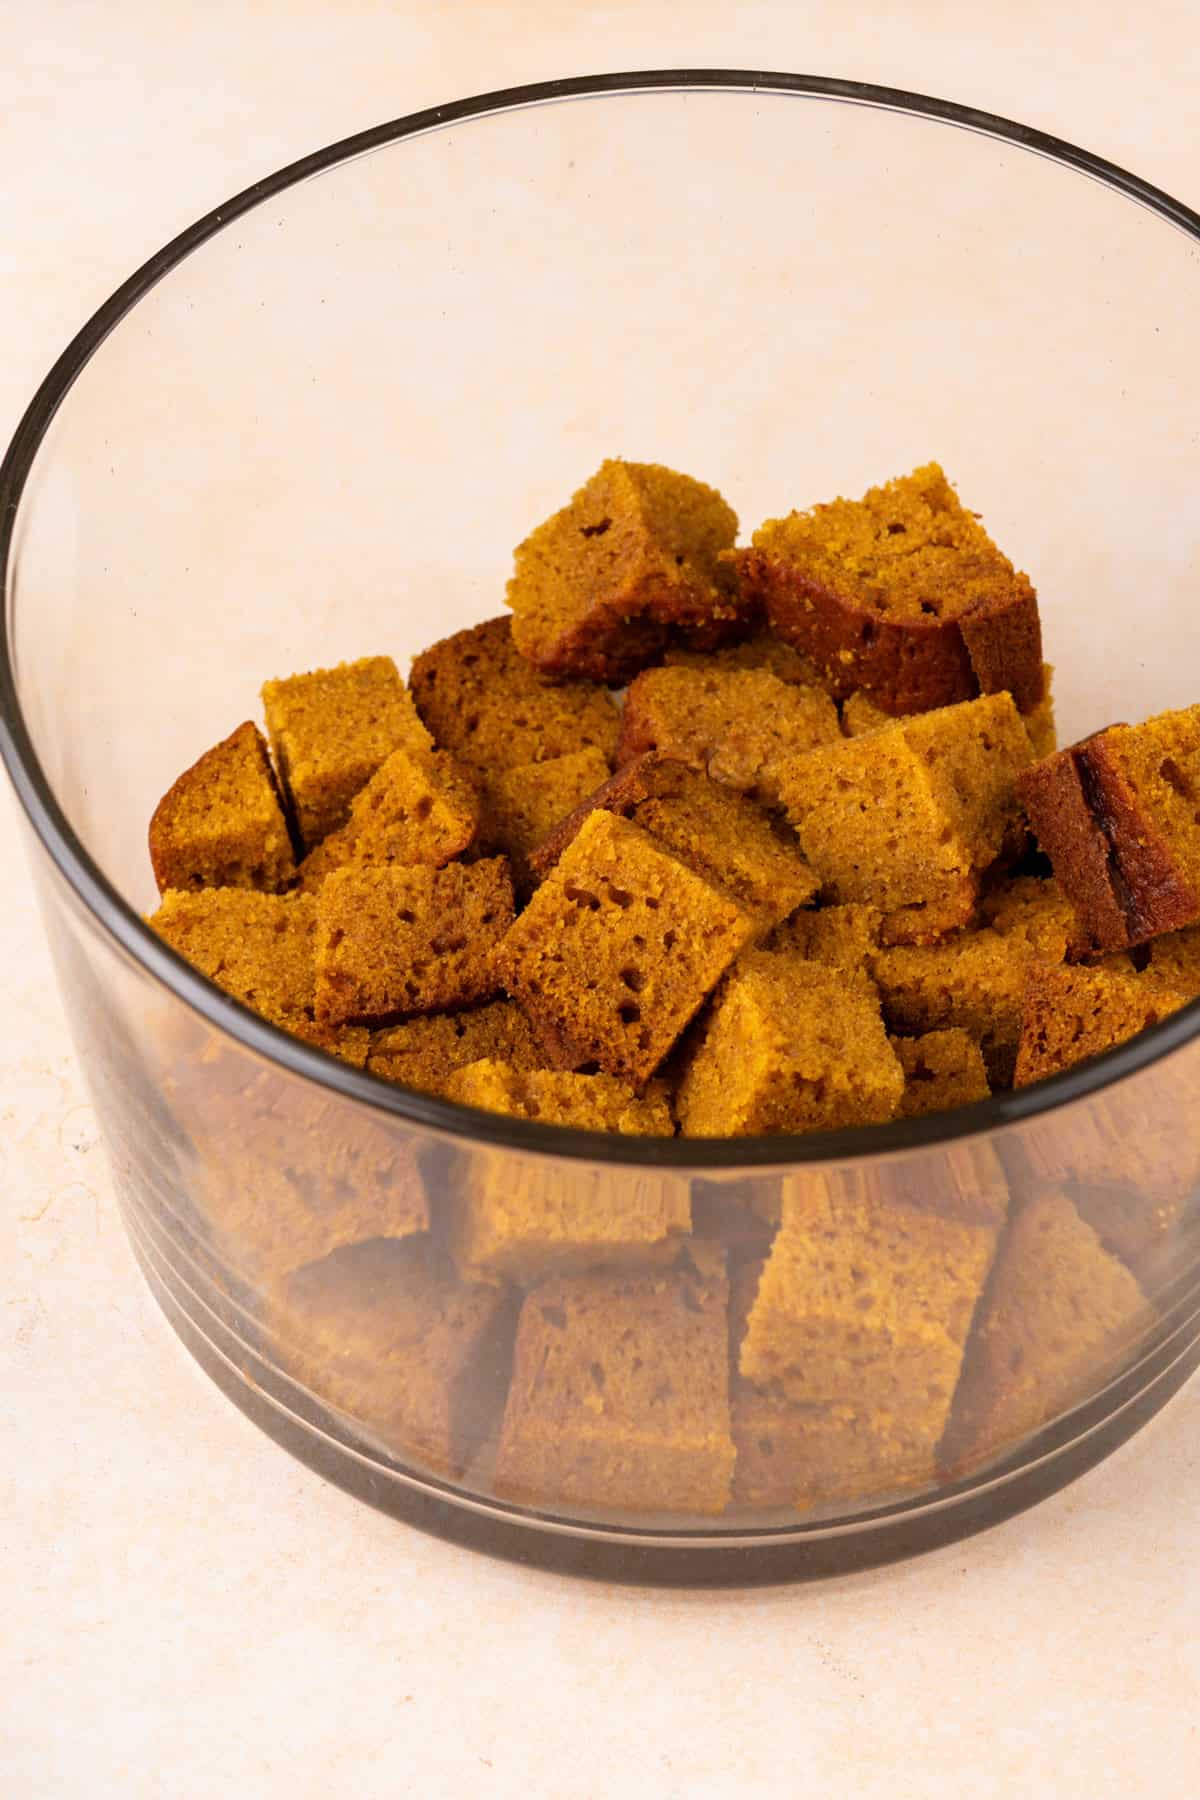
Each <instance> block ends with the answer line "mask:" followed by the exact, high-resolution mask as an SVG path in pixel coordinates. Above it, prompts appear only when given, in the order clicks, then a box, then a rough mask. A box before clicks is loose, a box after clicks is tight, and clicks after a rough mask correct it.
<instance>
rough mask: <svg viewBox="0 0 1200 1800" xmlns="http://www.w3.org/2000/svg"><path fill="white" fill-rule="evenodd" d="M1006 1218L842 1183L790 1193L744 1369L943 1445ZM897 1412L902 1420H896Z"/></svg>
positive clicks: (784, 1390)
mask: <svg viewBox="0 0 1200 1800" xmlns="http://www.w3.org/2000/svg"><path fill="white" fill-rule="evenodd" d="M999 1228H1000V1221H999V1220H998V1219H994V1218H985V1217H977V1218H972V1217H968V1216H966V1215H965V1214H962V1213H960V1214H958V1215H957V1216H956V1215H954V1214H951V1213H949V1212H946V1213H941V1212H938V1211H935V1210H934V1209H932V1208H929V1207H916V1206H908V1205H903V1204H897V1203H895V1202H890V1201H888V1200H883V1199H880V1200H868V1201H862V1200H857V1199H852V1198H848V1197H846V1196H844V1195H839V1194H836V1193H834V1192H832V1191H831V1190H830V1189H829V1188H828V1187H827V1186H826V1184H824V1183H823V1182H822V1180H821V1178H820V1176H819V1175H814V1176H813V1177H812V1178H811V1179H810V1180H808V1181H807V1182H802V1181H799V1180H797V1181H796V1182H795V1183H793V1184H792V1187H791V1191H790V1192H789V1193H788V1194H787V1195H786V1196H785V1203H784V1213H783V1224H782V1226H781V1228H780V1231H779V1235H778V1236H777V1237H776V1239H775V1242H774V1244H773V1246H772V1248H771V1253H770V1255H769V1257H768V1258H767V1261H766V1264H765V1266H764V1269H763V1273H762V1279H761V1281H760V1282H759V1285H758V1289H757V1293H756V1295H755V1299H754V1304H753V1306H752V1307H751V1309H750V1314H749V1319H748V1322H747V1327H746V1335H745V1338H744V1340H743V1343H742V1349H741V1358H740V1365H739V1366H740V1372H741V1374H742V1375H743V1376H745V1378H746V1379H747V1380H748V1381H751V1382H753V1383H754V1384H755V1385H756V1386H759V1387H766V1388H771V1389H774V1390H775V1391H777V1392H778V1393H780V1394H781V1395H783V1396H784V1397H786V1398H787V1399H789V1400H791V1401H792V1402H798V1403H801V1404H803V1405H808V1406H826V1407H841V1408H845V1409H847V1410H848V1411H849V1412H851V1413H852V1414H853V1415H854V1416H855V1417H857V1418H859V1419H862V1420H864V1421H865V1422H866V1423H867V1424H868V1425H869V1427H870V1429H871V1430H873V1431H875V1432H877V1433H878V1434H880V1435H881V1436H884V1437H885V1438H886V1436H887V1435H888V1433H889V1430H892V1429H896V1430H900V1431H902V1432H903V1434H904V1437H905V1440H906V1441H907V1442H908V1443H910V1444H911V1443H913V1442H918V1443H920V1444H922V1445H924V1446H925V1447H926V1449H927V1450H928V1451H929V1452H930V1453H932V1451H933V1449H934V1447H935V1446H936V1445H937V1443H938V1441H939V1439H940V1438H941V1435H942V1432H943V1430H944V1429H945V1425H946V1420H947V1418H948V1416H949V1411H950V1404H951V1400H952V1398H953V1395H954V1389H955V1385H956V1383H957V1381H958V1375H959V1370H960V1367H961V1364H962V1355H963V1346H964V1345H965V1343H966V1339H967V1332H968V1330H969V1328H970V1325H971V1320H972V1317H973V1315H974V1312H975V1307H976V1305H977V1303H978V1300H979V1296H980V1294H981V1292H982V1290H983V1284H984V1281H985V1279H986V1277H987V1274H988V1270H989V1269H990V1267H991V1263H992V1258H993V1256H994V1254H995V1250H996V1244H997V1240H998V1236H999ZM890 1421H894V1422H895V1425H894V1427H893V1426H892V1425H891V1424H890V1423H889V1422H890Z"/></svg>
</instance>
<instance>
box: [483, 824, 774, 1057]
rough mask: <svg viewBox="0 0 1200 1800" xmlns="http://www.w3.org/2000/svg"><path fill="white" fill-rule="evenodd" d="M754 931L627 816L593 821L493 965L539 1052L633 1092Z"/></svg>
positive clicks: (727, 901)
mask: <svg viewBox="0 0 1200 1800" xmlns="http://www.w3.org/2000/svg"><path fill="white" fill-rule="evenodd" d="M752 930H753V925H752V921H751V920H750V919H749V918H748V917H747V915H746V914H745V913H744V912H743V911H742V910H741V908H740V907H738V906H737V905H735V903H734V902H733V901H732V900H731V899H729V898H728V896H727V895H725V894H724V893H722V892H720V891H718V890H717V889H716V888H715V887H713V886H712V885H711V884H710V883H709V882H707V881H705V880H703V879H702V877H700V876H699V875H697V874H696V873H695V872H694V871H693V870H691V869H689V868H687V867H686V865H685V864H684V863H682V862H680V861H679V860H678V859H677V858H676V857H674V856H672V855H670V854H669V853H668V852H667V851H666V850H665V849H664V848H663V847H662V846H661V845H660V844H658V843H656V841H655V840H654V839H653V838H652V837H650V836H649V834H648V833H647V832H644V831H642V830H640V829H639V828H638V827H637V826H636V825H631V824H629V823H628V821H627V820H625V819H619V818H617V817H615V816H614V815H613V814H611V813H607V812H594V813H592V814H591V815H590V816H589V817H588V818H587V819H586V820H585V821H584V824H583V825H582V827H581V828H580V831H579V833H578V835H577V836H576V838H575V839H574V841H573V843H572V844H571V845H570V846H569V848H568V849H567V850H566V851H565V853H564V854H563V856H562V858H561V860H560V861H559V863H558V866H557V867H556V868H555V870H554V872H553V874H552V875H551V876H550V877H549V878H548V879H547V880H546V881H545V882H543V884H542V886H541V887H540V888H539V889H538V891H537V893H536V894H535V895H534V897H533V899H532V900H531V901H530V903H529V905H528V906H527V907H526V909H525V911H524V912H523V913H522V914H521V915H520V917H519V918H518V919H517V921H516V923H515V924H514V925H513V927H512V929H511V930H510V931H509V933H508V935H507V937H506V938H505V940H504V943H503V944H502V946H501V948H500V950H499V953H498V955H497V959H496V966H497V968H498V970H499V974H500V979H501V980H502V982H503V984H504V986H505V987H506V988H507V990H508V992H509V994H510V995H511V996H512V997H513V998H514V999H515V1000H517V1001H519V1003H520V1004H521V1006H522V1007H523V1008H524V1010H525V1012H526V1013H527V1014H528V1016H529V1019H530V1022H531V1023H532V1025H533V1028H534V1032H535V1035H536V1036H537V1037H538V1039H539V1041H540V1042H541V1043H542V1045H543V1047H544V1048H545V1049H546V1051H547V1053H548V1055H549V1056H550V1057H551V1059H552V1060H554V1061H555V1062H556V1063H558V1064H559V1065H560V1066H561V1067H563V1068H581V1067H583V1066H584V1065H587V1064H593V1065H595V1066H597V1067H599V1068H600V1069H601V1070H602V1071H604V1072H606V1073H607V1074H610V1075H617V1076H621V1077H623V1078H624V1079H626V1080H628V1081H632V1082H633V1083H634V1084H635V1085H641V1083H643V1082H644V1081H646V1080H647V1078H648V1077H649V1076H650V1075H652V1074H653V1073H654V1070H655V1069H656V1068H657V1067H658V1065H659V1063H660V1062H661V1061H662V1059H663V1057H664V1056H665V1055H666V1054H667V1052H668V1050H670V1048H671V1047H672V1045H673V1044H674V1043H675V1041H676V1039H677V1038H678V1037H679V1035H680V1033H681V1032H682V1031H683V1029H684V1027H685V1026H686V1025H687V1024H688V1022H689V1021H690V1019H691V1018H692V1016H693V1015H694V1014H695V1012H696V1011H697V1010H698V1008H699V1007H700V1005H701V1004H702V1002H703V1001H704V999H705V997H706V996H707V995H708V994H709V993H710V992H711V991H712V989H713V988H714V987H715V986H716V984H717V982H718V981H719V980H720V978H721V976H722V975H723V974H724V972H725V970H726V969H727V968H728V966H729V964H730V963H731V962H732V961H733V959H734V957H735V956H736V955H737V953H738V951H739V950H740V949H742V947H743V946H744V945H745V943H746V942H747V940H748V939H749V937H750V935H751V933H752Z"/></svg>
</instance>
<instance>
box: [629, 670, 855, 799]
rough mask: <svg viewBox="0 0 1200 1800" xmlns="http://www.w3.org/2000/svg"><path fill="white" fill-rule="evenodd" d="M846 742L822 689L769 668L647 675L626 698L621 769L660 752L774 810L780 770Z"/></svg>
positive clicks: (651, 672)
mask: <svg viewBox="0 0 1200 1800" xmlns="http://www.w3.org/2000/svg"><path fill="white" fill-rule="evenodd" d="M841 735H842V732H841V726H840V724H839V722H838V715H837V708H836V707H835V706H834V704H833V701H832V700H831V699H830V697H829V695H828V694H827V693H826V692H825V690H824V689H823V688H816V687H798V686H797V685H795V684H794V683H789V682H786V681H780V680H779V678H778V676H775V675H772V674H770V673H769V672H768V671H767V670H765V669H733V670H726V669H696V668H678V667H672V668H662V669H646V670H645V671H644V672H643V673H642V674H641V675H639V676H638V678H637V680H636V681H635V682H634V683H633V684H632V686H631V687H630V689H629V692H628V693H627V694H626V696H625V709H624V712H623V713H622V715H621V736H620V740H619V741H618V744H617V762H618V763H627V762H631V761H633V759H634V758H635V757H638V756H641V755H643V754H644V753H645V752H646V751H648V750H659V751H662V752H664V753H665V754H666V755H668V756H672V757H675V758H677V759H678V760H679V761H681V762H686V763H689V764H691V765H692V766H693V767H694V768H697V769H703V770H704V771H705V773H706V774H707V775H709V776H710V777H711V779H712V780H713V781H715V782H718V783H720V784H721V785H722V786H724V787H730V788H734V789H736V790H737V791H738V792H740V793H745V794H749V795H752V796H753V797H754V798H755V799H758V800H761V801H762V802H763V803H764V804H766V805H774V804H776V803H777V802H778V800H779V784H778V771H779V769H780V767H781V765H782V764H784V763H786V762H787V761H788V760H789V759H790V758H792V757H795V756H800V755H803V754H804V752H805V751H808V750H813V749H815V748H816V747H817V746H818V745H820V744H832V743H835V742H837V741H839V740H840V738H841Z"/></svg>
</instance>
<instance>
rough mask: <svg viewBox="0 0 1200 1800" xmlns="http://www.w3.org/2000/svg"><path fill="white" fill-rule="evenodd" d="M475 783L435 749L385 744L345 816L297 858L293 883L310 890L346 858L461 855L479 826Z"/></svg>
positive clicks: (436, 863)
mask: <svg viewBox="0 0 1200 1800" xmlns="http://www.w3.org/2000/svg"><path fill="white" fill-rule="evenodd" d="M480 813H481V801H480V797H479V793H478V790H477V788H476V787H475V784H474V783H473V782H472V781H471V780H470V779H469V778H468V777H467V776H466V775H465V774H464V772H463V771H462V770H460V769H458V768H456V767H455V764H454V762H453V760H452V758H451V757H449V756H447V755H446V754H445V753H444V752H443V751H437V750H419V749H401V750H393V752H392V754H391V755H390V756H389V757H388V758H387V760H386V762H383V763H381V764H380V766H379V768H378V769H377V770H376V771H375V773H374V775H372V777H371V779H370V781H368V782H367V784H366V786H365V787H364V788H361V789H360V790H359V792H358V793H357V794H356V795H355V796H354V799H353V800H352V801H351V802H350V817H349V819H348V820H347V821H346V823H345V825H343V826H342V827H341V829H340V830H339V831H331V832H330V834H329V836H328V837H325V838H322V840H321V842H320V843H319V844H318V845H317V847H316V849H315V850H310V851H309V853H308V855H307V856H306V857H305V858H304V861H303V862H302V863H301V864H300V869H299V879H298V882H297V886H298V888H299V889H300V891H301V892H302V893H306V894H315V893H317V892H318V891H319V889H320V887H321V884H322V882H323V881H324V880H325V877H326V876H327V875H328V874H329V873H330V871H331V870H333V869H340V868H343V867H344V866H345V865H346V864H347V863H361V864H375V865H378V864H382V863H402V864H409V863H428V864H429V865H430V866H431V867H432V868H435V869H440V868H441V867H442V865H443V864H444V863H448V862H450V861H452V860H453V858H454V857H456V856H461V855H462V854H463V852H464V851H465V850H468V849H469V848H470V847H471V845H472V844H473V843H474V841H475V836H476V833H477V832H478V830H479V821H480Z"/></svg>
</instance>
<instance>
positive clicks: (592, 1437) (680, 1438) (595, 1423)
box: [495, 1242, 734, 1516]
mask: <svg viewBox="0 0 1200 1800" xmlns="http://www.w3.org/2000/svg"><path fill="white" fill-rule="evenodd" d="M727 1308H728V1282H727V1279H726V1276H725V1269H724V1258H723V1256H722V1255H721V1253H720V1251H718V1250H715V1249H714V1248H713V1246H711V1245H708V1244H700V1243H696V1242H692V1243H690V1244H688V1245H687V1247H686V1248H685V1249H684V1250H682V1251H681V1252H680V1256H679V1260H678V1263H677V1265H676V1266H675V1267H674V1268H671V1269H663V1270H655V1271H653V1272H647V1273H644V1274H621V1273H596V1274H588V1275H577V1276H559V1277H555V1278H553V1279H552V1280H550V1281H547V1282H545V1283H544V1284H543V1285H542V1286H540V1287H538V1288H536V1289H535V1290H534V1291H533V1293H531V1294H530V1295H529V1296H528V1297H527V1299H526V1301H525V1304H524V1306H523V1307H522V1309H521V1319H520V1324H519V1326H518V1330H517V1344H516V1351H515V1354H514V1358H513V1379H512V1386H511V1388H510V1390H509V1396H508V1404H507V1406H506V1408H505V1413H504V1423H503V1427H502V1429H501V1434H500V1452H499V1457H498V1460H497V1465H496V1478H495V1486H496V1491H497V1492H498V1493H499V1494H502V1495H505V1496H507V1497H508V1498H511V1499H514V1500H518V1501H524V1502H526V1503H529V1504H532V1505H539V1506H553V1505H555V1504H559V1505H561V1504H571V1505H575V1506H582V1507H586V1508H589V1509H595V1510H596V1511H598V1512H606V1511H610V1510H614V1509H617V1510H620V1511H623V1512H633V1513H639V1512H640V1513H646V1514H648V1515H651V1516H654V1515H656V1514H658V1513H660V1512H661V1510H662V1496H663V1494H664V1492H669V1493H670V1494H671V1495H672V1499H673V1506H674V1509H675V1510H676V1511H679V1512H683V1513H702V1514H704V1513H719V1512H721V1511H723V1510H724V1508H725V1506H726V1504H727V1503H728V1500H729V1494H730V1484H731V1480H732V1476H733V1464H734V1448H733V1440H732V1437H731V1435H730V1424H729V1368H728V1358H729V1349H728V1318H727Z"/></svg>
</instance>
